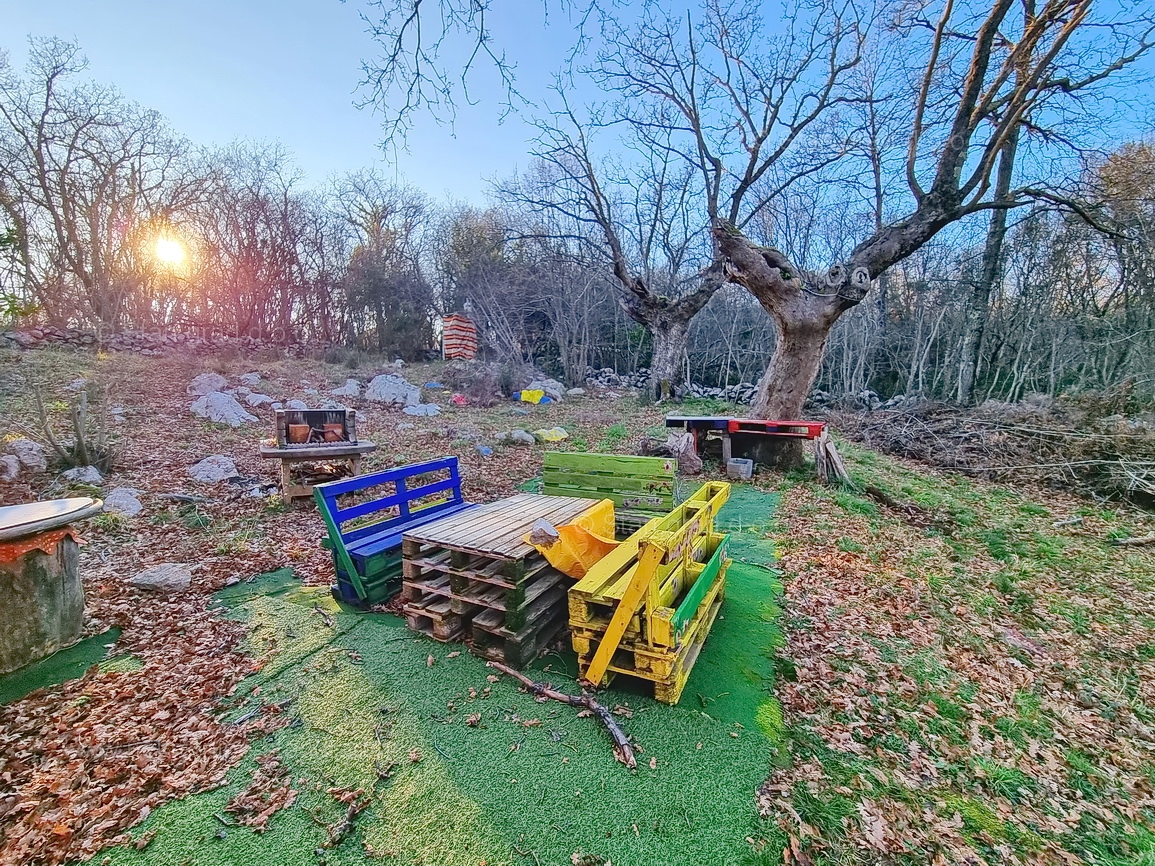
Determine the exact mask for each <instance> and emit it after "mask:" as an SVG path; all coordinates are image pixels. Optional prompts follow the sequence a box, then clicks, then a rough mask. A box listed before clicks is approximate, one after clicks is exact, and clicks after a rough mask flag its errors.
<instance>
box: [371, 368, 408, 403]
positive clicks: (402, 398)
mask: <svg viewBox="0 0 1155 866" xmlns="http://www.w3.org/2000/svg"><path fill="white" fill-rule="evenodd" d="M365 399H366V400H372V401H373V402H374V403H389V404H391V405H393V406H416V405H418V404H419V403H420V402H421V389H420V388H418V387H416V386H415V385H411V384H409V383H408V382H406V381H405V380H404V379H402V378H401V377H400V376H395V375H393V374H391V373H383V374H382V375H380V376H375V377H374V378H373V381H372V382H370V383H369V387H368V388H366V389H365Z"/></svg>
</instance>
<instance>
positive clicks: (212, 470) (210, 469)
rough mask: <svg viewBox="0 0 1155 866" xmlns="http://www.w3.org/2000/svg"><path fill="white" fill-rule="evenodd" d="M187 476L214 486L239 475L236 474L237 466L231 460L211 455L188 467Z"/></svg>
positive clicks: (218, 455)
mask: <svg viewBox="0 0 1155 866" xmlns="http://www.w3.org/2000/svg"><path fill="white" fill-rule="evenodd" d="M188 474H189V475H191V476H192V477H193V478H194V479H195V480H197V481H201V482H204V483H205V484H215V483H217V482H218V481H227V480H228V479H230V478H236V477H237V476H238V475H240V474H241V473H239V472H237V465H236V464H235V463H233V461H232V459H231V458H228V457H226V456H225V455H224V454H211V455H209V456H208V457H206V458H205V459H204V460H202V461H200V462H199V463H197V464H196V465H195V466H190V467H189V471H188Z"/></svg>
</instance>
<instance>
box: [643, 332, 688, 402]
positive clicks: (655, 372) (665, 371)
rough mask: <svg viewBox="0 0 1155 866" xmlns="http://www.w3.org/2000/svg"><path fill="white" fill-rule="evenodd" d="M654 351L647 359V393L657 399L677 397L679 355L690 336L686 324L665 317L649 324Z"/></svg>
mask: <svg viewBox="0 0 1155 866" xmlns="http://www.w3.org/2000/svg"><path fill="white" fill-rule="evenodd" d="M650 335H651V336H652V337H653V340H654V353H653V356H652V357H651V359H650V393H651V394H652V395H653V397H654V399H655V400H658V401H659V402H661V401H664V400H671V399H673V398H674V397H675V396H677V390H678V389H679V388H680V386H681V385H682V384H683V383H682V381H681V367H682V358H683V357H684V356H685V354H686V343H687V341H688V340H689V337H690V323H689V322H688V321H682V320H680V319H669V320H666V321H660V322H657V323H655V324H653V325H650Z"/></svg>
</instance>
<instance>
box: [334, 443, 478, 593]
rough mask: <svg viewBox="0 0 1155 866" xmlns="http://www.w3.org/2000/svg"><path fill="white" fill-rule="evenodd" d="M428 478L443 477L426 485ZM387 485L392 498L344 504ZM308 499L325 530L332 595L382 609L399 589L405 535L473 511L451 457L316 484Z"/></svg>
mask: <svg viewBox="0 0 1155 866" xmlns="http://www.w3.org/2000/svg"><path fill="white" fill-rule="evenodd" d="M429 476H445V477H442V478H438V479H437V480H433V481H429V480H428V477H429ZM386 485H392V487H393V491H392V492H391V493H386V494H385V495H383V496H380V497H379V498H376V499H373V498H371V497H372V495H373V494H368V495H369V496H370V498H369V499H368V501H355V502H352V503H349V502H348V501H347V500H348V498H349V497H351V496H352V495H353V494H360V493H366V492H367V491H370V490H372V489H373V488H379V487H382V486H386ZM313 496H314V498H315V499H316V501H317V506H318V508H319V509H320V512H321V516H322V517H323V518H324V519H325V525H326V527H327V528H328V530H329V532H328V536H327V537H326V538H325V539H323V540H322V542H321V543H322V546H324V547H325V548H326V549H328V550H330V551H332V553H333V567H334V570H335V571H336V575H337V586H336V589H335V591H334V595H336V596H337V597H338V598H339V599H340V600H341V601H345V602H348V603H350V604H356V605H360V606H368V605H374V604H381V603H382V602H384V601H386V600H387V599H388V598H389V597H390V596H391V595H393V594H394V593H395V592H396V591H397V590H398V588H399V587H400V583H401V541H402V538H403V536H404V534H405V533H406V532H408V531H409V530H411V529H415V528H416V527H419V526H424V525H426V524H428V523H432V522H433V521H435V520H440V519H441V518H443V517H449V516H450V515H453V514H457V513H459V512H461V511H465V510H466V509H469V508H473V507H474V505H473V504H472V503H469V502H466V501H465V500H464V498H463V497H462V494H461V473H460V470H459V468H458V465H457V458H456V457H443V458H441V459H438V460H429V461H427V462H425V463H414V464H411V465H409V466H400V467H397V468H395V469H386V470H383V471H381V472H374V473H371V474H369V475H358V476H356V477H354V478H348V479H343V480H341V481H332V482H329V483H328V484H318V485H317V486H316V487H314V488H313ZM354 498H356V497H354ZM386 515H387V516H386ZM374 516H379V518H380V519H377V520H374V519H373V518H374ZM366 520H369V521H370V522H369V523H365V522H364V521H366ZM357 524H360V525H357Z"/></svg>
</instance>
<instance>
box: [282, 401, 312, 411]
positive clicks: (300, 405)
mask: <svg viewBox="0 0 1155 866" xmlns="http://www.w3.org/2000/svg"><path fill="white" fill-rule="evenodd" d="M285 408H286V409H301V410H304V409H308V408H309V404H308V403H306V402H305V401H304V400H286V401H285Z"/></svg>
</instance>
